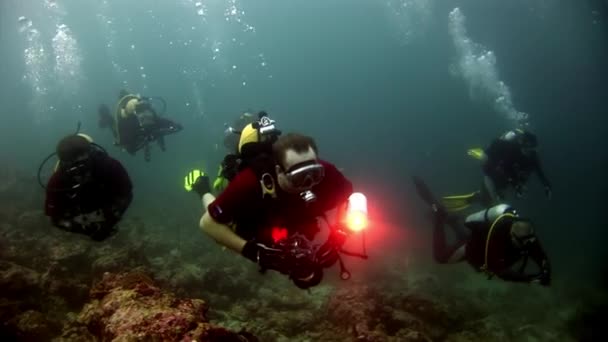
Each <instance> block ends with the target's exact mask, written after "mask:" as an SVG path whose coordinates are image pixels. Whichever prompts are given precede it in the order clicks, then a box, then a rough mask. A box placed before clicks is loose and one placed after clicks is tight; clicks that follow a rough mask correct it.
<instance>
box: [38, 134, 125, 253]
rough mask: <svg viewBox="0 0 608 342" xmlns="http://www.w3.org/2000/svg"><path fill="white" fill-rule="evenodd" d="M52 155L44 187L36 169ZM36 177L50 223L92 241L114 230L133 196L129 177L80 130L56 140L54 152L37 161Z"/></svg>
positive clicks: (101, 238) (100, 239)
mask: <svg viewBox="0 0 608 342" xmlns="http://www.w3.org/2000/svg"><path fill="white" fill-rule="evenodd" d="M55 155H57V157H58V158H59V161H58V162H57V164H56V166H55V171H54V173H53V175H52V176H51V178H50V179H49V181H48V184H47V186H46V187H45V186H44V184H42V181H41V180H40V171H41V170H42V167H43V166H44V164H45V163H46V162H47V161H48V160H49V159H50V158H52V157H53V156H55ZM38 180H39V182H40V185H41V186H42V187H43V188H46V200H45V213H46V216H49V217H50V218H51V222H52V223H53V225H54V226H56V227H58V228H60V229H62V230H65V231H68V232H73V233H79V234H85V235H87V236H89V237H90V238H91V239H93V240H95V241H102V240H105V239H107V238H108V237H110V236H112V235H114V234H115V233H116V232H117V229H116V224H117V223H118V222H119V221H120V219H121V218H122V216H123V214H124V213H125V211H126V210H127V208H128V207H129V205H130V204H131V200H132V198H133V193H132V184H131V179H130V178H129V175H128V174H127V171H126V170H125V169H124V168H123V166H122V165H121V164H120V162H118V161H117V160H115V159H113V158H111V157H110V156H109V155H108V154H107V153H106V152H105V150H104V149H103V148H102V147H101V146H99V145H97V144H95V143H94V142H93V140H92V139H91V138H90V137H89V136H88V135H85V134H82V133H78V134H71V135H68V136H66V137H64V138H63V139H61V141H59V143H58V144H57V150H56V152H55V153H52V154H51V155H49V157H47V158H46V159H45V160H44V162H43V163H42V164H41V165H40V168H39V170H38Z"/></svg>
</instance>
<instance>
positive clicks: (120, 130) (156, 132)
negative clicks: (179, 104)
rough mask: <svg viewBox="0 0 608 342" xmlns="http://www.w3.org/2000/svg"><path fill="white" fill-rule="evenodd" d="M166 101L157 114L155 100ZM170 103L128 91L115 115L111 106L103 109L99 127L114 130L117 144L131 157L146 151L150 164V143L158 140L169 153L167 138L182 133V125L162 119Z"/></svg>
mask: <svg viewBox="0 0 608 342" xmlns="http://www.w3.org/2000/svg"><path fill="white" fill-rule="evenodd" d="M155 100H159V101H161V102H162V105H163V109H162V111H161V113H157V111H156V109H155V108H154V106H153V105H152V103H153V101H155ZM165 110H166V104H165V102H164V100H163V99H162V98H159V97H144V96H139V95H134V94H129V92H127V91H126V90H121V91H120V93H119V101H118V103H117V105H116V111H115V112H114V116H112V115H111V114H110V109H109V108H108V106H106V105H104V104H102V105H100V106H99V109H98V115H99V127H100V128H111V130H112V134H113V135H114V144H115V145H117V146H120V147H121V148H123V149H124V150H126V151H127V152H128V153H129V154H131V155H135V153H136V152H137V151H139V150H141V149H143V150H144V159H145V160H146V161H150V145H149V143H150V142H153V141H156V142H157V143H158V146H159V147H160V149H161V151H165V138H164V137H165V136H166V135H169V134H174V133H177V132H179V131H181V130H182V125H180V124H179V123H176V122H173V121H172V120H169V119H167V118H164V117H162V116H161V115H163V114H164V111H165Z"/></svg>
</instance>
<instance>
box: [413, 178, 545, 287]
mask: <svg viewBox="0 0 608 342" xmlns="http://www.w3.org/2000/svg"><path fill="white" fill-rule="evenodd" d="M414 184H415V186H416V191H417V192H418V195H419V196H420V197H421V198H422V200H423V201H425V202H426V203H427V204H428V205H429V206H431V208H432V215H433V224H434V227H433V256H434V258H435V260H436V261H437V262H438V263H441V264H447V263H457V262H461V261H467V262H468V263H469V264H470V265H471V266H472V267H473V268H475V269H476V270H477V271H480V272H485V273H486V274H487V275H488V278H491V277H493V276H497V277H498V278H500V279H502V280H505V281H512V282H528V283H539V284H541V285H543V286H549V285H550V284H551V266H550V264H549V259H548V257H547V255H546V254H545V251H544V250H543V248H542V246H541V244H540V241H539V239H538V238H537V236H536V235H535V234H534V229H533V225H532V223H531V222H530V221H529V220H527V219H525V218H521V217H519V216H518V215H517V213H516V212H515V210H514V209H513V208H511V207H510V206H509V205H508V204H498V205H495V206H493V207H490V208H487V209H484V210H481V211H479V212H476V213H473V214H471V215H469V216H467V217H466V219H465V221H464V225H465V227H466V228H468V229H469V230H470V234H469V236H467V237H459V238H457V241H456V242H455V243H454V244H453V245H451V246H449V245H448V242H447V238H446V232H445V225H446V224H447V225H449V226H451V227H453V228H454V229H455V232H456V235H460V234H459V230H460V227H458V225H459V224H460V223H459V222H458V218H457V217H455V216H450V215H449V214H448V211H447V210H446V208H444V207H443V206H442V205H441V203H440V202H438V201H437V200H436V199H435V197H434V196H433V195H432V193H431V192H430V190H429V189H428V187H427V186H426V184H425V183H424V182H423V181H422V180H420V179H419V178H417V177H414ZM530 258H531V259H532V260H533V261H534V263H536V268H537V270H536V271H534V270H533V271H528V272H526V271H527V266H528V260H529V259H530Z"/></svg>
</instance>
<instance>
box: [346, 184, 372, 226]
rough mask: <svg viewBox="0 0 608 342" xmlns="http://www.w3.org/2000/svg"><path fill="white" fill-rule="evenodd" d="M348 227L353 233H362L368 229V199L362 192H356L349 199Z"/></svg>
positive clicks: (347, 210) (347, 211)
mask: <svg viewBox="0 0 608 342" xmlns="http://www.w3.org/2000/svg"><path fill="white" fill-rule="evenodd" d="M344 223H345V224H346V227H347V228H348V229H349V230H350V231H352V232H360V231H362V230H364V229H365V228H367V226H368V223H369V221H368V219H367V198H366V197H365V195H364V194H362V193H360V192H355V193H353V194H352V195H350V197H349V198H348V208H347V209H346V217H345V222H344Z"/></svg>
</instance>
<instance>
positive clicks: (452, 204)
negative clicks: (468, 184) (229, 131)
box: [441, 191, 479, 212]
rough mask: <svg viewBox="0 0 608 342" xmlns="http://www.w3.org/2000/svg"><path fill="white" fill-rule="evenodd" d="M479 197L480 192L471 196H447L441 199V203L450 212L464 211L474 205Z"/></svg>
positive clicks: (472, 193)
mask: <svg viewBox="0 0 608 342" xmlns="http://www.w3.org/2000/svg"><path fill="white" fill-rule="evenodd" d="M478 197H479V191H475V192H471V193H470V194H464V195H454V196H445V197H443V198H442V199H441V203H442V204H443V206H444V207H445V208H446V209H447V211H449V212H455V211H460V210H464V209H466V208H468V207H470V206H471V204H473V202H475V201H476V200H477V199H478Z"/></svg>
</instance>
